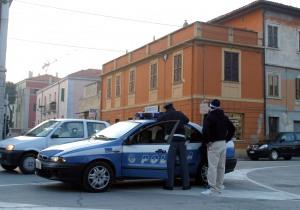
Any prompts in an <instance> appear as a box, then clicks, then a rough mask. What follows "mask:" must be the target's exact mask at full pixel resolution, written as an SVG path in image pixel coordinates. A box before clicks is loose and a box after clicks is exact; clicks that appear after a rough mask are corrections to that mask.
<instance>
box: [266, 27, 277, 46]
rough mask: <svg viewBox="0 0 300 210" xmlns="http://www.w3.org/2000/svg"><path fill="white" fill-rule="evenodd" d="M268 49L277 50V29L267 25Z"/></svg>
mask: <svg viewBox="0 0 300 210" xmlns="http://www.w3.org/2000/svg"><path fill="white" fill-rule="evenodd" d="M268 47H272V48H278V27H277V26H272V25H268Z"/></svg>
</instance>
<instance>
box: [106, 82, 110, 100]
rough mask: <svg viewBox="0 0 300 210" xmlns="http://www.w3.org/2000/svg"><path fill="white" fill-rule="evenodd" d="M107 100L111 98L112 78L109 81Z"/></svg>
mask: <svg viewBox="0 0 300 210" xmlns="http://www.w3.org/2000/svg"><path fill="white" fill-rule="evenodd" d="M106 98H111V78H108V79H107V87H106Z"/></svg>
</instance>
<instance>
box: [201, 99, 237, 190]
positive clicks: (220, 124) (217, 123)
mask: <svg viewBox="0 0 300 210" xmlns="http://www.w3.org/2000/svg"><path fill="white" fill-rule="evenodd" d="M209 106H210V109H211V110H210V112H209V113H208V115H207V117H206V118H205V120H204V123H203V135H204V138H205V140H206V143H207V159H208V171H207V180H208V185H209V188H208V189H207V190H206V191H204V192H202V194H205V195H212V194H219V193H221V190H222V186H223V181H224V174H225V161H226V142H227V141H229V140H231V139H232V137H233V135H234V132H235V128H234V125H233V124H232V122H231V121H230V120H229V119H228V117H227V116H226V115H224V111H223V110H222V109H221V107H220V101H219V100H218V99H214V100H212V101H211V103H210V105H209Z"/></svg>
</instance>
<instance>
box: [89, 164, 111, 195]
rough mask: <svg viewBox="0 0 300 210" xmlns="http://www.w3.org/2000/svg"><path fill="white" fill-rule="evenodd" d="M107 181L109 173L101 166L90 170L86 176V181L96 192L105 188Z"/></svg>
mask: <svg viewBox="0 0 300 210" xmlns="http://www.w3.org/2000/svg"><path fill="white" fill-rule="evenodd" d="M109 180H110V174H109V171H108V170H107V168H105V167H103V166H96V167H94V168H92V170H90V172H89V175H88V181H89V184H90V186H91V187H92V188H94V189H98V190H99V189H103V188H105V187H106V186H107V185H108V183H109Z"/></svg>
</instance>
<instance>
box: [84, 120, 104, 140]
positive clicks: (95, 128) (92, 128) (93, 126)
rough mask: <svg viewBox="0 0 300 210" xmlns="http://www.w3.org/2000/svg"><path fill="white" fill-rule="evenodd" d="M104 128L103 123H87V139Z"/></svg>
mask: <svg viewBox="0 0 300 210" xmlns="http://www.w3.org/2000/svg"><path fill="white" fill-rule="evenodd" d="M105 127H106V126H105V125H104V123H96V122H87V130H88V137H90V136H92V135H93V134H95V133H97V132H99V131H101V130H103V129H104V128H105Z"/></svg>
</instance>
